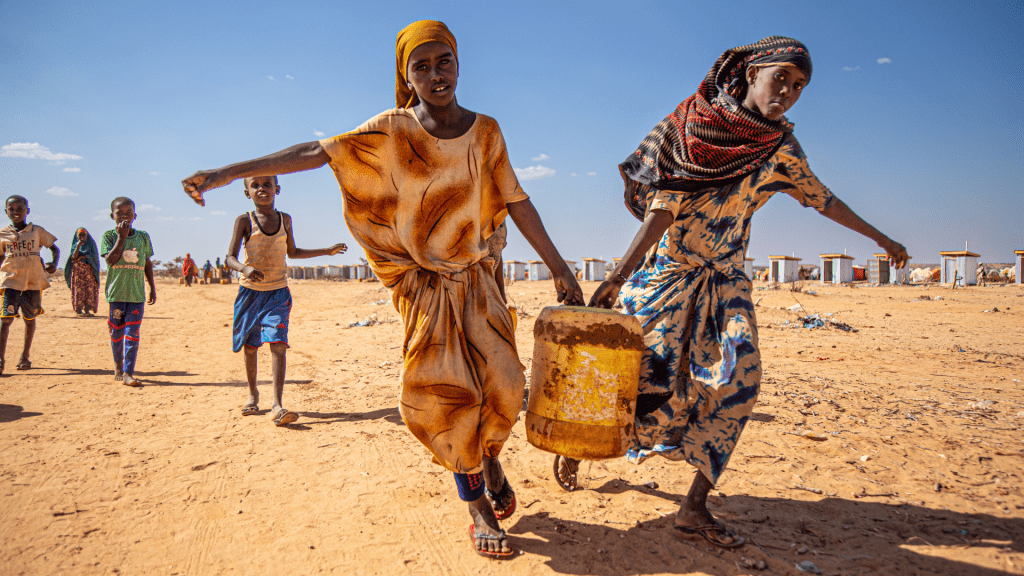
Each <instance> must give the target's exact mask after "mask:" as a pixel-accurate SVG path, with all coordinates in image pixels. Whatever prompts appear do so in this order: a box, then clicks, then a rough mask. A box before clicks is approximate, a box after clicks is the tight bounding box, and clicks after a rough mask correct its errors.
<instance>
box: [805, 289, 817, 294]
mask: <svg viewBox="0 0 1024 576" xmlns="http://www.w3.org/2000/svg"><path fill="white" fill-rule="evenodd" d="M806 294H814V295H817V294H818V293H817V292H815V291H814V290H808V291H807V292H806Z"/></svg>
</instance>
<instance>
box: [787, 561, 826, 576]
mask: <svg viewBox="0 0 1024 576" xmlns="http://www.w3.org/2000/svg"><path fill="white" fill-rule="evenodd" d="M793 566H796V569H797V570H799V571H801V572H810V573H811V574H821V568H818V567H817V566H815V565H814V562H811V561H810V560H804V561H803V562H801V563H799V564H794V565H793Z"/></svg>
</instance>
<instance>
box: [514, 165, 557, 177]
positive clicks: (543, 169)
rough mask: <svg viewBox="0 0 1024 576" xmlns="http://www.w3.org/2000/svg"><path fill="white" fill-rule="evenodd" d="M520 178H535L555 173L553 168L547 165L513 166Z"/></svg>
mask: <svg viewBox="0 0 1024 576" xmlns="http://www.w3.org/2000/svg"><path fill="white" fill-rule="evenodd" d="M513 170H515V173H516V176H518V177H519V179H520V180H536V179H538V178H549V177H551V176H554V175H555V170H554V169H553V168H548V167H547V166H541V165H540V164H538V165H536V166H527V167H526V168H513Z"/></svg>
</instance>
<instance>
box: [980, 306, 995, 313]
mask: <svg viewBox="0 0 1024 576" xmlns="http://www.w3.org/2000/svg"><path fill="white" fill-rule="evenodd" d="M982 312H999V308H996V307H995V306H993V307H992V308H990V309H988V310H982Z"/></svg>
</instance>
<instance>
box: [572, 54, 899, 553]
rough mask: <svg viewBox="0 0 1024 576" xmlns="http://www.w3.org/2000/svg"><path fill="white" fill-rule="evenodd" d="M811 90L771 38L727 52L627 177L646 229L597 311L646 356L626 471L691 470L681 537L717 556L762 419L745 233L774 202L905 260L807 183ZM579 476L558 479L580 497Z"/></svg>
mask: <svg viewBox="0 0 1024 576" xmlns="http://www.w3.org/2000/svg"><path fill="white" fill-rule="evenodd" d="M810 79H811V59H810V56H809V55H808V53H807V48H806V47H804V45H803V44H801V43H800V42H797V41H796V40H793V39H792V38H784V37H780V36H772V37H769V38H765V39H764V40H761V41H760V42H757V43H756V44H751V45H749V46H740V47H738V48H733V49H732V50H728V51H726V52H725V54H722V56H721V57H720V58H719V59H718V61H716V62H715V65H714V66H713V67H712V68H711V71H710V72H709V73H708V75H707V76H706V77H705V78H704V81H703V82H701V84H700V86H699V87H698V88H697V92H696V93H695V94H694V95H692V96H690V97H689V98H687V99H686V100H685V101H683V102H682V103H681V104H679V106H678V107H676V109H675V111H674V112H672V114H670V115H669V116H668V117H667V118H665V120H663V121H662V122H661V123H659V124H658V125H657V126H655V128H654V130H652V131H651V133H650V134H649V135H648V136H647V137H646V138H645V139H644V141H643V142H642V143H641V144H640V147H639V148H638V149H637V150H636V152H635V153H633V154H632V155H630V156H629V158H627V159H626V161H625V162H623V163H622V164H621V165H620V166H619V168H620V171H621V173H622V177H623V180H624V181H625V196H626V206H627V207H628V208H629V210H630V212H631V213H632V214H633V215H634V216H636V217H637V218H638V219H640V220H641V221H642V222H643V225H642V226H641V227H640V230H639V232H637V235H636V237H635V238H634V239H633V242H632V244H631V245H630V246H629V249H628V250H627V251H626V254H625V255H624V256H623V258H622V259H621V260H620V261H619V263H618V265H617V266H616V268H615V270H614V271H613V272H612V274H611V275H610V276H611V277H610V279H609V280H607V281H605V282H604V283H603V284H601V286H599V287H598V289H597V292H596V293H595V294H594V296H593V298H591V301H590V305H591V306H599V307H605V308H610V307H611V306H612V305H613V304H614V303H615V301H616V299H617V298H618V297H619V294H620V290H621V295H622V302H623V304H624V306H625V310H626V312H627V313H629V314H632V315H634V316H636V317H637V319H639V320H640V323H641V325H642V326H643V330H644V334H645V336H644V341H645V344H646V347H647V349H646V351H645V352H644V354H643V360H642V364H641V369H640V370H641V372H640V396H639V397H638V399H637V407H636V423H635V431H636V433H635V437H634V441H633V446H632V448H631V449H630V450H629V452H628V453H627V456H626V457H627V458H628V459H629V460H630V461H632V462H634V463H639V462H641V461H643V460H645V459H647V458H649V457H651V456H655V455H660V456H664V457H666V458H668V459H670V460H685V461H686V462H689V463H690V464H692V465H693V466H694V467H696V468H697V474H696V477H695V479H694V482H693V485H692V487H691V488H690V492H689V494H688V496H687V498H686V500H685V501H684V503H683V505H682V506H681V507H680V510H679V512H678V513H677V514H676V518H675V531H676V534H678V535H683V536H687V537H703V538H705V539H707V540H708V541H709V542H711V543H712V544H715V545H716V546H721V547H736V546H740V545H741V544H743V538H742V537H740V536H738V535H737V534H736V533H735V532H734V531H732V529H730V528H727V527H726V526H724V525H722V524H721V523H720V522H719V521H718V520H716V519H715V518H714V516H712V515H711V513H710V512H709V511H708V509H707V503H706V500H707V495H708V491H709V490H710V489H711V487H712V486H714V485H715V483H716V482H717V481H718V479H719V477H720V476H721V474H722V473H723V471H724V470H725V467H726V465H727V464H728V462H729V457H730V456H731V455H732V453H733V450H734V449H735V447H736V443H737V442H738V441H739V437H740V433H741V432H742V431H743V428H744V426H745V425H746V423H747V420H748V419H749V418H750V415H751V413H752V411H753V409H754V404H755V402H756V400H757V394H758V390H759V387H760V380H761V360H760V353H759V352H758V344H757V322H756V320H755V318H754V305H753V304H752V303H751V298H750V293H751V283H750V280H749V279H748V278H747V277H746V275H745V274H744V272H743V263H744V257H745V255H746V251H747V244H748V242H749V239H750V219H751V216H753V214H754V212H755V211H757V209H758V208H760V207H761V206H763V205H764V203H765V202H767V201H768V199H769V198H771V197H772V196H773V195H774V194H775V193H777V192H785V193H786V194H788V195H789V196H792V197H793V198H794V199H796V200H797V201H798V202H800V203H801V204H802V205H804V206H806V207H811V208H814V209H816V210H817V211H818V212H820V213H821V214H822V215H824V216H826V217H828V218H831V219H832V220H834V221H836V222H838V223H839V224H842V225H843V226H846V227H848V228H851V229H852V230H855V231H857V232H859V233H861V234H864V235H865V236H867V237H868V238H871V239H872V240H874V241H875V242H877V243H878V245H879V246H880V247H882V248H883V249H884V250H885V251H886V252H887V253H888V254H889V256H890V258H891V259H892V260H893V261H894V263H895V265H896V266H897V267H903V266H904V265H905V264H906V260H907V253H906V250H905V249H904V248H903V246H901V245H900V244H898V243H897V242H894V241H892V240H890V239H889V238H888V237H887V236H885V235H884V234H882V233H881V232H879V231H878V230H876V229H875V228H873V227H872V226H871V225H869V224H868V223H866V222H864V221H863V220H861V219H860V218H859V217H858V216H857V215H856V214H854V213H853V211H851V210H850V209H849V208H848V207H847V206H846V204H844V203H843V202H842V201H841V200H839V199H838V198H836V197H835V196H834V195H833V194H832V192H830V191H829V189H828V188H826V187H825V186H824V185H823V184H822V183H821V182H820V181H818V179H817V178H816V177H815V176H814V174H813V173H812V172H811V169H810V167H809V166H808V164H807V158H806V156H804V153H803V151H802V150H801V149H800V145H799V144H798V143H797V140H796V138H795V137H794V136H793V125H792V124H791V123H789V121H788V120H786V117H785V116H784V115H783V114H784V113H785V112H786V111H787V110H788V109H789V108H791V107H792V106H793V104H795V103H796V101H797V100H798V99H799V98H800V95H801V93H802V91H803V89H804V86H806V85H807V82H808V81H809V80H810ZM577 464H578V463H577V462H576V461H574V460H570V459H565V458H561V457H559V458H558V459H556V461H555V473H556V475H558V477H559V483H560V484H562V485H563V487H564V488H567V489H572V488H574V487H575V481H576V479H575V473H576V468H577Z"/></svg>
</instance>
